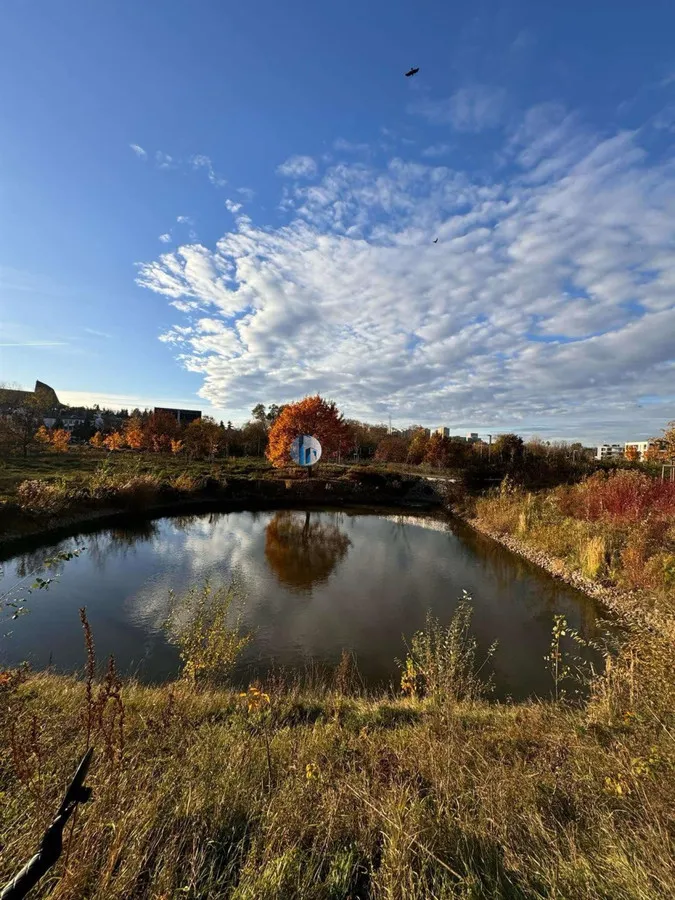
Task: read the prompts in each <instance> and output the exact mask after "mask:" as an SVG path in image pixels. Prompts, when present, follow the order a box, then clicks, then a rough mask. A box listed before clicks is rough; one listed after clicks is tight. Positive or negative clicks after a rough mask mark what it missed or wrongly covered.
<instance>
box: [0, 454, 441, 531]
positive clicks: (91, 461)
mask: <svg viewBox="0 0 675 900" xmlns="http://www.w3.org/2000/svg"><path fill="white" fill-rule="evenodd" d="M312 476H313V477H311V478H309V477H308V474H307V472H306V471H303V470H301V469H299V468H297V467H294V468H292V469H274V468H272V467H271V466H270V465H269V464H268V463H266V462H265V461H264V460H261V459H257V458H256V459H245V458H237V459H229V460H216V461H214V462H207V461H192V462H190V461H189V460H186V459H178V458H176V457H175V456H171V455H168V454H166V455H163V454H157V453H153V454H150V453H136V452H128V453H127V452H121V453H109V454H105V453H102V452H100V451H90V450H86V449H85V450H82V451H75V452H73V453H67V454H59V455H53V454H48V455H43V456H34V457H28V459H27V460H21V461H16V460H15V461H13V462H11V463H5V464H4V468H1V469H0V488H1V489H2V490H3V491H4V499H2V500H0V542H3V541H5V542H6V541H11V540H14V539H17V538H21V537H22V536H26V535H30V536H35V535H39V534H40V533H42V532H44V531H46V530H53V529H54V528H61V527H71V526H73V525H75V524H79V523H84V522H87V521H90V520H96V519H97V518H100V517H101V516H104V517H105V516H108V515H110V514H116V513H123V512H130V513H134V514H143V513H148V512H154V513H157V512H158V511H161V510H168V509H172V510H176V509H181V508H187V506H194V505H195V503H196V504H204V503H207V504H211V505H213V504H214V503H220V504H231V505H232V504H234V505H238V506H242V505H246V504H248V505H249V506H251V507H253V508H256V507H259V506H260V505H265V504H267V505H270V504H271V505H275V506H281V507H285V506H288V505H291V504H293V503H300V504H316V503H326V504H331V503H333V504H338V505H340V504H348V503H368V502H370V503H373V504H377V503H393V504H395V505H396V504H400V505H402V506H405V505H407V504H410V503H412V504H420V505H427V506H429V505H434V504H440V502H441V497H440V496H439V495H438V493H437V492H436V491H434V489H433V488H432V487H431V486H430V485H428V484H426V482H424V481H423V479H420V478H419V477H418V476H414V475H413V476H408V475H402V474H400V473H397V472H387V471H378V470H375V469H370V468H362V467H347V466H337V465H333V464H330V463H320V464H319V465H318V466H317V467H316V470H315V471H313V473H312Z"/></svg>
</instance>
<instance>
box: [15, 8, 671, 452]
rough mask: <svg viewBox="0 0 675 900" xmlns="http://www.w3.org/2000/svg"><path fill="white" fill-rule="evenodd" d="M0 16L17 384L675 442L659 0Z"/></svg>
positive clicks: (115, 398)
mask: <svg viewBox="0 0 675 900" xmlns="http://www.w3.org/2000/svg"><path fill="white" fill-rule="evenodd" d="M2 19H3V26H2V29H0V86H1V88H2V91H1V96H2V120H1V125H0V381H2V382H11V383H18V384H20V385H23V386H26V387H31V386H32V384H33V383H34V381H35V379H36V378H38V379H40V380H41V381H45V382H47V383H48V384H50V385H52V386H53V387H54V388H55V389H56V391H57V393H58V394H59V396H60V398H61V399H62V400H63V401H65V402H70V403H73V404H75V403H95V402H98V403H101V404H102V405H112V406H126V407H134V406H141V407H144V406H154V405H155V404H157V405H161V406H167V405H171V406H174V405H180V406H185V407H188V408H198V409H202V410H203V411H204V412H205V413H210V414H213V415H215V416H216V418H218V419H225V420H228V419H229V420H232V421H233V422H235V423H241V422H243V421H244V420H246V418H247V417H249V416H250V410H251V408H252V407H253V406H255V405H256V404H257V403H259V402H262V403H265V404H270V403H285V402H289V401H292V400H296V399H299V398H301V397H303V396H305V395H307V394H310V393H316V392H319V393H321V394H322V395H324V396H327V397H329V398H331V399H334V400H335V401H336V402H337V403H338V405H339V406H340V408H341V409H342V410H343V412H344V413H345V414H346V415H347V416H349V417H356V418H362V419H366V420H368V421H380V422H382V421H384V422H388V420H389V417H390V416H391V420H392V422H393V424H394V425H399V426H404V425H407V424H410V423H420V424H424V425H427V426H432V427H435V426H438V425H446V426H448V427H450V428H451V429H452V430H453V431H455V430H456V431H457V432H460V433H461V432H463V431H478V432H480V433H485V432H490V433H499V432H504V431H517V432H519V433H521V434H524V435H533V434H536V435H539V436H541V437H543V438H544V439H566V440H577V439H578V440H583V441H585V442H587V443H594V442H599V441H623V440H631V439H632V440H638V439H644V438H646V437H649V436H652V435H654V434H658V433H659V431H660V429H661V428H662V427H663V426H664V425H665V423H666V422H667V421H668V420H670V419H675V158H674V154H673V150H674V147H675V44H674V43H673V40H672V36H673V34H674V33H675V7H674V6H673V4H672V3H670V2H665V0H663V2H662V0H651V2H650V3H648V4H636V3H635V2H633V0H613V2H605V0H595V2H593V3H588V2H587V0H585V2H577V0H568V2H566V3H560V4H552V3H541V2H540V0H539V2H529V0H522V2H509V0H506V2H500V3H497V2H487V0H478V2H476V0H472V2H471V3H468V2H463V3H459V2H451V0H420V2H418V3H410V2H406V3H403V2H399V0H372V2H369V0H358V2H356V0H342V2H340V3H339V4H328V3H316V2H315V0H314V2H309V0H288V2H287V3H279V2H278V0H275V2H272V0H258V2H256V3H249V4H244V3H229V2H224V0H146V2H143V3H139V2H138V0H115V2H113V0H101V2H99V3H91V2H89V0H68V2H67V3H60V4H55V3H51V2H47V0H33V2H28V0H5V3H4V4H3V13H2ZM411 66H419V72H418V73H417V74H416V75H415V76H413V77H410V78H406V77H405V75H404V73H405V72H406V71H407V70H408V68H409V67H411Z"/></svg>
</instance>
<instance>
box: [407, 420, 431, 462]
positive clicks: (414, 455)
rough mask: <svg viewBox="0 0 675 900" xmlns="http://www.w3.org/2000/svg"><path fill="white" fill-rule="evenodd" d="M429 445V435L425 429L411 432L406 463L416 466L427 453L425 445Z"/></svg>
mask: <svg viewBox="0 0 675 900" xmlns="http://www.w3.org/2000/svg"><path fill="white" fill-rule="evenodd" d="M428 443H429V435H428V434H427V431H426V429H425V428H417V429H416V430H415V431H414V432H413V436H412V438H411V440H410V444H409V446H408V462H409V463H412V464H413V465H415V466H418V465H419V464H420V463H421V462H422V460H423V459H424V454H425V453H426V452H427V444H428Z"/></svg>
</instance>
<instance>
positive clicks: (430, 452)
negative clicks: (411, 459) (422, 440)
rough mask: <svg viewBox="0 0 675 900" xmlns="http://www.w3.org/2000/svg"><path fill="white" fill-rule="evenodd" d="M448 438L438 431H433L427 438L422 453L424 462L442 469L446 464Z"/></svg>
mask: <svg viewBox="0 0 675 900" xmlns="http://www.w3.org/2000/svg"><path fill="white" fill-rule="evenodd" d="M449 444H450V440H449V439H448V438H446V437H445V436H444V435H442V434H439V432H437V431H436V432H434V434H432V435H431V437H430V438H429V442H428V443H427V449H426V451H425V453H424V462H425V463H428V464H429V465H430V466H435V467H436V468H438V469H443V468H445V467H446V466H447V464H448V445H449Z"/></svg>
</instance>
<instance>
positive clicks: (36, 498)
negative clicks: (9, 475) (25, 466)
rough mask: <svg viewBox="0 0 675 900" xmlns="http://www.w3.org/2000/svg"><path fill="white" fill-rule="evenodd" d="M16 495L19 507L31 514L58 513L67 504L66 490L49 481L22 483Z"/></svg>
mask: <svg viewBox="0 0 675 900" xmlns="http://www.w3.org/2000/svg"><path fill="white" fill-rule="evenodd" d="M16 493H17V500H18V502H19V505H20V506H21V507H23V509H27V510H29V511H30V512H38V513H49V514H51V513H56V512H58V511H59V510H61V509H62V508H63V507H64V505H65V502H66V491H65V489H64V488H63V487H62V486H61V485H56V484H51V483H50V482H48V481H37V480H33V481H22V482H21V484H20V485H19V487H18V489H17V492H16Z"/></svg>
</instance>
